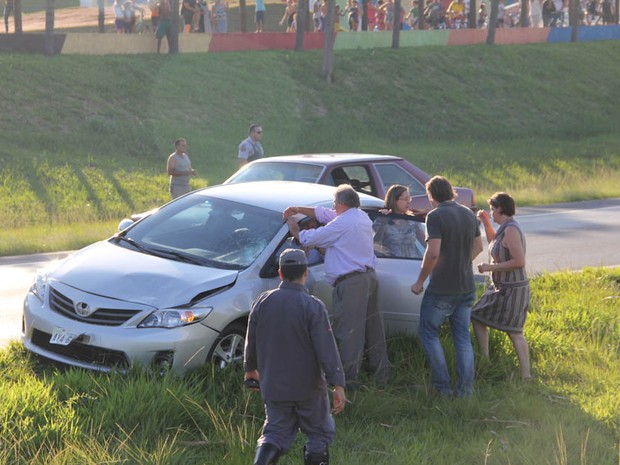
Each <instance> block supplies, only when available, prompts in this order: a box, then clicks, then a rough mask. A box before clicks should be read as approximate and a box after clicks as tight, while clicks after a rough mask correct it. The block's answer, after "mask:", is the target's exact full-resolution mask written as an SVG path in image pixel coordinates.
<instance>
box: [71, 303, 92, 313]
mask: <svg viewBox="0 0 620 465" xmlns="http://www.w3.org/2000/svg"><path fill="white" fill-rule="evenodd" d="M73 308H75V313H77V314H78V315H80V316H82V317H87V316H90V314H91V313H93V310H91V309H90V305H88V304H87V303H86V302H78V303H76V304H75V305H74V306H73Z"/></svg>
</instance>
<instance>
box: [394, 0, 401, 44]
mask: <svg viewBox="0 0 620 465" xmlns="http://www.w3.org/2000/svg"><path fill="white" fill-rule="evenodd" d="M400 1H401V0H394V21H392V48H398V47H399V46H400V9H401V6H400Z"/></svg>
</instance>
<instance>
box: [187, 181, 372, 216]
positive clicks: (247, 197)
mask: <svg viewBox="0 0 620 465" xmlns="http://www.w3.org/2000/svg"><path fill="white" fill-rule="evenodd" d="M335 190H336V188H335V187H333V186H326V185H323V184H309V183H305V182H297V181H255V182H246V183H239V184H220V185H218V186H213V187H206V188H204V189H201V190H200V191H197V192H199V193H201V194H204V195H209V196H212V197H217V198H222V199H226V200H231V201H234V202H240V203H245V204H247V205H253V206H255V207H260V208H266V209H268V210H273V211H284V209H286V207H290V206H310V207H312V206H322V207H328V208H331V206H332V202H333V200H334V191H335ZM190 195H191V194H190ZM359 196H360V203H361V206H362V207H374V208H382V207H383V200H381V199H378V198H376V197H371V196H370V195H366V194H362V193H360V194H359Z"/></svg>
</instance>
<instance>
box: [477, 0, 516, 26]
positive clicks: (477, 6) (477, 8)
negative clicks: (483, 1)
mask: <svg viewBox="0 0 620 465" xmlns="http://www.w3.org/2000/svg"><path fill="white" fill-rule="evenodd" d="M526 1H527V0H526ZM477 11H478V5H476V0H469V11H468V12H467V27H468V28H469V29H476V27H477V26H478V25H477V24H476V13H477Z"/></svg>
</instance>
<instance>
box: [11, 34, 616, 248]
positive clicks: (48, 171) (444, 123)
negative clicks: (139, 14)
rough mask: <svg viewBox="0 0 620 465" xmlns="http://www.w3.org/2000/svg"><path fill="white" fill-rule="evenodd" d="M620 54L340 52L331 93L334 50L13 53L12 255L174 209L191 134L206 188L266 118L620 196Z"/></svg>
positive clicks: (591, 49) (594, 194)
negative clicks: (172, 164) (329, 55)
mask: <svg viewBox="0 0 620 465" xmlns="http://www.w3.org/2000/svg"><path fill="white" fill-rule="evenodd" d="M617 61H618V47H617V44H616V43H615V42H614V41H608V42H598V43H580V44H532V45H523V46H510V47H506V46H497V47H489V46H469V47H419V48H404V49H400V50H391V49H383V50H358V51H341V52H337V53H336V59H335V80H336V82H335V84H334V85H331V86H326V84H325V83H324V82H323V81H321V80H320V79H319V77H318V73H319V69H320V63H321V52H319V51H316V52H315V51H307V52H304V53H293V52H288V51H287V52H284V51H283V52H249V53H245V52H243V53H241V52H237V53H212V54H207V55H204V54H185V55H180V56H146V55H142V56H103V57H101V56H58V57H54V58H51V59H50V58H46V57H43V56H34V55H0V79H1V80H2V83H3V85H2V86H1V87H0V101H2V112H1V113H0V138H1V139H2V141H3V143H2V146H1V147H0V255H14V254H21V253H29V252H41V251H53V250H59V249H74V248H76V247H80V246H82V245H86V244H88V243H90V242H93V241H94V240H97V239H102V238H104V237H107V236H109V235H111V234H113V233H114V232H115V228H116V225H117V224H118V221H119V220H120V219H122V218H123V217H126V216H127V215H129V214H131V213H135V212H140V211H145V210H148V209H151V208H154V207H157V206H159V205H161V204H163V203H165V202H166V201H167V200H168V198H169V196H168V192H167V176H166V174H165V160H166V157H167V156H168V155H169V154H170V153H171V152H172V150H173V140H174V139H175V138H177V137H186V138H187V139H188V153H189V155H190V156H191V158H192V163H193V165H194V166H195V168H196V169H197V171H198V176H197V178H196V179H193V180H192V187H193V188H199V187H203V186H207V185H213V184H217V183H220V182H222V181H223V180H225V179H226V178H227V177H228V176H229V175H230V174H232V173H233V172H234V171H235V170H236V169H237V159H236V155H237V146H238V144H239V142H240V141H241V139H242V138H244V137H245V136H246V134H247V128H248V126H249V124H250V123H252V122H259V123H261V124H262V126H263V128H264V130H265V134H264V146H265V150H266V153H267V155H268V156H277V155H281V154H289V153H308V152H365V153H385V154H396V155H401V156H403V157H405V158H407V159H409V160H411V161H412V162H413V163H415V164H417V165H419V166H420V167H421V168H422V169H424V170H425V171H427V172H428V173H431V174H444V175H446V176H448V177H449V178H450V179H451V180H452V181H453V182H454V183H455V184H457V185H462V186H468V187H472V188H473V189H474V190H475V192H476V195H477V202H478V204H479V205H480V206H484V205H485V200H486V198H487V197H488V195H489V194H491V193H493V192H494V191H496V190H499V189H501V190H507V191H509V192H510V193H511V194H512V195H513V196H514V197H515V198H516V200H517V203H518V205H522V206H523V205H528V204H530V205H531V204H542V203H554V202H562V201H573V200H581V199H596V198H609V197H617V196H620V183H618V182H617V180H618V179H619V178H620V129H619V128H620V126H618V121H619V120H620V106H618V105H617V99H613V98H610V96H613V95H615V93H616V89H615V87H614V85H615V83H616V82H617V72H618V65H617ZM67 232H69V234H67Z"/></svg>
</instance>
